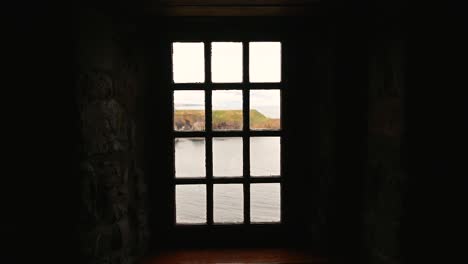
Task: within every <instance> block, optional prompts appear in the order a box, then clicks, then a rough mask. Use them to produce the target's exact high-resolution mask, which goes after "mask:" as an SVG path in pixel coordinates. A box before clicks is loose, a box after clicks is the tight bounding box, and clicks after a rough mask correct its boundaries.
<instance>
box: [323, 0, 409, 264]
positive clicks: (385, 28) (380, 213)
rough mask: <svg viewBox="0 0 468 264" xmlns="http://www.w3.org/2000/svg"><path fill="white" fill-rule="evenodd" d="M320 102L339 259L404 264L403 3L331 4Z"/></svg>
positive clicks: (327, 213)
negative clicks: (326, 82) (325, 81)
mask: <svg viewBox="0 0 468 264" xmlns="http://www.w3.org/2000/svg"><path fill="white" fill-rule="evenodd" d="M328 7H329V9H328V10H327V11H328V14H326V22H327V23H326V31H327V33H328V34H327V38H326V40H327V48H328V50H329V55H328V56H327V60H326V61H327V63H325V64H324V66H326V65H328V67H329V70H328V74H329V78H328V79H329V85H328V86H324V87H325V89H323V91H322V92H323V93H322V94H321V97H320V105H321V112H320V117H321V121H320V124H321V127H320V131H321V136H320V144H321V147H320V154H321V156H320V167H321V169H322V170H323V171H322V172H321V184H320V186H321V187H320V190H319V192H320V193H321V195H320V196H319V197H320V198H319V206H318V208H319V212H320V214H319V215H318V216H320V218H319V219H323V220H321V223H323V224H322V225H321V227H322V228H321V229H320V230H321V232H324V233H326V236H324V237H325V238H326V239H325V243H326V245H327V249H328V253H329V255H330V256H331V258H332V260H333V261H336V262H338V263H341V262H345V263H346V262H352V263H393V262H395V263H399V261H400V247H401V245H400V241H401V231H400V223H401V215H402V214H403V212H402V211H403V205H402V203H403V202H402V199H403V197H402V196H403V195H404V194H405V193H404V191H405V190H406V189H407V182H406V181H405V179H406V171H405V169H404V167H403V161H402V159H403V155H404V154H406V151H407V150H406V149H405V148H404V146H403V140H404V138H403V128H404V126H403V123H404V122H405V119H404V116H405V109H404V103H403V86H404V84H405V79H404V77H405V74H404V73H405V71H406V68H405V67H404V66H405V63H406V61H405V59H406V57H405V56H406V53H405V41H406V38H407V35H405V33H404V32H405V29H404V27H402V26H401V24H402V23H404V21H403V9H402V5H401V3H399V2H395V3H393V4H391V3H389V2H385V1H380V2H377V3H375V4H374V5H371V4H370V3H367V4H366V3H362V4H358V3H354V2H353V3H347V4H344V3H341V4H340V3H338V2H336V1H335V3H333V2H331V4H330V5H329V6H328Z"/></svg>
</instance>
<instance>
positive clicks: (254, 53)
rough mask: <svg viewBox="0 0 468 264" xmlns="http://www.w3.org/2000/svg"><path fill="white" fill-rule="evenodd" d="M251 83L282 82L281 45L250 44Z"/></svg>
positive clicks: (266, 43)
mask: <svg viewBox="0 0 468 264" xmlns="http://www.w3.org/2000/svg"><path fill="white" fill-rule="evenodd" d="M249 58H250V66H249V73H250V82H253V83H258V82H270V83H277V82H281V43H280V42H250V43H249Z"/></svg>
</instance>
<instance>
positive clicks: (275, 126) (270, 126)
mask: <svg viewBox="0 0 468 264" xmlns="http://www.w3.org/2000/svg"><path fill="white" fill-rule="evenodd" d="M280 115H281V108H280V90H251V91H250V129H252V130H279V129H280V128H281V119H280Z"/></svg>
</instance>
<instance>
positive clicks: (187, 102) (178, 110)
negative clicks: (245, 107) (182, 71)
mask: <svg viewBox="0 0 468 264" xmlns="http://www.w3.org/2000/svg"><path fill="white" fill-rule="evenodd" d="M174 130H176V131H203V130H205V92H204V91H174Z"/></svg>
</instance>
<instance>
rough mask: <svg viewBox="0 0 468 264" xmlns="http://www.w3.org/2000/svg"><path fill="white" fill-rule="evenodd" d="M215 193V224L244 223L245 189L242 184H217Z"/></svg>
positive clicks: (214, 188) (214, 187) (214, 189)
mask: <svg viewBox="0 0 468 264" xmlns="http://www.w3.org/2000/svg"><path fill="white" fill-rule="evenodd" d="M213 192H214V193H213V202H214V204H213V210H214V211H213V220H214V222H215V223H242V222H244V195H243V192H244V188H243V186H242V184H215V185H214V186H213Z"/></svg>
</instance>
